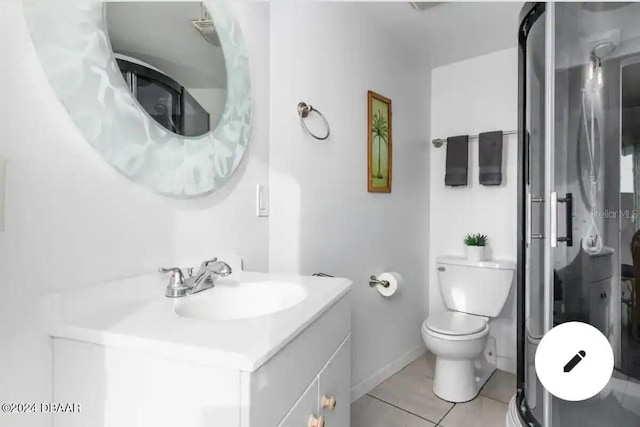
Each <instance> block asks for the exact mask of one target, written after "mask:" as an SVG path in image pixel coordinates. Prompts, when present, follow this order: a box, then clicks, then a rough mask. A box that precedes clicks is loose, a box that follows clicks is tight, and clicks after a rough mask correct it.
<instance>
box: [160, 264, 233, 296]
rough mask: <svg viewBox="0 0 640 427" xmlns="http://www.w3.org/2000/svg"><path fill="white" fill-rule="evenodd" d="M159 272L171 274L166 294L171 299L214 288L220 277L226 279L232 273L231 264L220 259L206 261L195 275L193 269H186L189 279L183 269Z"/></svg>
mask: <svg viewBox="0 0 640 427" xmlns="http://www.w3.org/2000/svg"><path fill="white" fill-rule="evenodd" d="M158 271H159V272H160V273H171V278H170V279H169V285H168V286H167V290H166V292H165V295H166V296H167V297H169V298H180V297H184V296H187V295H191V294H195V293H197V292H202V291H204V290H206V289H209V288H213V287H214V286H215V285H216V279H217V278H218V277H226V276H228V275H230V274H231V272H232V270H231V267H230V266H229V264H227V263H226V262H224V261H218V258H213V259H211V260H208V261H204V262H203V263H202V264H200V268H199V269H198V272H197V273H196V274H195V275H194V274H193V269H192V268H188V269H186V270H185V271H186V272H187V274H188V277H187V278H185V274H184V272H183V271H182V269H180V268H178V267H173V268H160V269H159V270H158Z"/></svg>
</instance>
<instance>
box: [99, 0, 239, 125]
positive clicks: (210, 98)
mask: <svg viewBox="0 0 640 427" xmlns="http://www.w3.org/2000/svg"><path fill="white" fill-rule="evenodd" d="M105 16H106V23H107V32H108V34H109V40H110V42H111V48H112V50H113V52H114V55H115V57H116V60H117V63H118V67H119V68H120V71H121V72H122V76H123V78H124V79H125V81H126V83H127V85H128V87H129V89H130V91H131V93H132V95H133V97H134V98H135V99H136V100H137V101H138V103H140V105H141V106H142V107H143V109H144V110H145V111H146V112H147V113H148V114H149V115H150V116H151V117H153V119H155V120H156V121H157V122H158V123H159V124H161V125H162V126H163V127H165V128H166V129H168V130H170V131H172V132H174V133H176V134H179V135H184V136H189V137H198V136H202V135H204V134H207V133H208V132H209V131H211V130H213V129H215V127H216V126H217V124H218V121H219V120H220V117H221V115H222V112H223V111H224V106H225V103H226V95H227V90H226V86H227V75H226V69H225V61H224V55H223V52H222V48H221V47H220V41H219V39H218V35H217V33H216V29H215V27H214V24H213V20H212V18H211V14H210V12H209V10H207V8H206V7H205V5H204V4H203V3H201V2H111V1H110V2H107V3H106V4H105Z"/></svg>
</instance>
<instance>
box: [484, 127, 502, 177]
mask: <svg viewBox="0 0 640 427" xmlns="http://www.w3.org/2000/svg"><path fill="white" fill-rule="evenodd" d="M479 140H480V141H479V160H480V184H482V185H500V184H502V131H501V130H498V131H495V132H485V133H481V134H480V136H479Z"/></svg>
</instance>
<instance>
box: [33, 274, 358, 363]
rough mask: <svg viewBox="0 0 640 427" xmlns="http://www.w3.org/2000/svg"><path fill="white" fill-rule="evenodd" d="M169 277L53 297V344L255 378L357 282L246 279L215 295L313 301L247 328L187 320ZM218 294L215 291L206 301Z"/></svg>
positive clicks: (236, 278) (239, 323)
mask: <svg viewBox="0 0 640 427" xmlns="http://www.w3.org/2000/svg"><path fill="white" fill-rule="evenodd" d="M167 280H168V279H167V277H162V276H159V275H146V276H139V277H133V278H129V279H124V280H119V281H114V282H108V283H103V284H99V285H92V286H85V287H82V288H79V289H72V290H68V291H64V292H60V293H55V294H51V295H49V296H48V297H47V298H46V300H45V304H44V308H43V309H44V311H45V318H46V325H47V332H48V333H49V335H51V336H52V337H57V338H69V339H74V340H77V341H83V342H88V343H95V344H101V345H105V346H117V347H121V348H122V347H124V348H129V349H132V350H137V351H142V352H146V353H153V354H158V355H161V356H163V357H172V358H178V359H181V360H185V361H193V362H196V363H206V364H212V365H216V366H220V367H225V368H229V369H236V370H241V371H246V372H253V371H255V370H256V369H258V368H259V367H260V366H261V365H263V364H264V363H265V362H267V361H268V360H269V359H270V358H271V357H272V356H273V355H275V354H276V353H277V352H278V351H279V350H280V349H282V348H283V347H284V346H285V345H286V344H287V343H289V342H290V341H291V340H292V339H293V338H295V337H296V336H297V335H298V334H299V333H300V332H301V331H302V330H304V329H305V328H306V327H307V326H308V325H309V324H311V323H312V322H313V321H314V320H315V319H317V318H318V317H319V316H320V315H321V314H322V313H324V312H325V311H326V310H327V309H328V308H329V307H330V306H331V305H333V304H334V303H335V302H337V301H338V300H339V299H340V298H341V297H343V296H344V295H345V294H346V293H347V292H348V291H349V289H350V287H351V284H352V282H351V281H350V280H348V279H343V278H326V277H310V276H290V275H281V274H267V273H253V272H245V271H239V272H237V273H236V272H234V273H233V274H232V275H230V276H229V277H226V278H222V279H220V280H219V281H218V282H217V284H216V287H222V286H225V283H227V284H234V283H235V284H237V283H238V282H242V281H246V282H249V281H253V282H255V281H267V280H269V281H274V280H275V281H278V280H281V281H286V282H289V283H296V284H299V285H301V286H303V287H304V288H305V289H306V290H307V292H308V295H307V297H306V299H305V300H303V301H302V302H301V303H300V304H298V305H296V306H293V307H291V308H288V309H286V310H283V311H280V312H276V313H273V314H267V315H264V316H260V317H254V318H249V319H242V320H220V321H204V320H196V319H192V318H187V317H181V316H179V315H177V314H176V313H175V312H174V306H175V305H176V304H179V303H180V300H183V299H184V298H197V297H198V295H199V294H194V295H190V296H186V297H184V298H176V299H173V298H167V297H165V296H164V291H165V287H166V285H167ZM210 292H216V288H212V289H208V290H206V291H203V292H202V293H201V294H205V293H210Z"/></svg>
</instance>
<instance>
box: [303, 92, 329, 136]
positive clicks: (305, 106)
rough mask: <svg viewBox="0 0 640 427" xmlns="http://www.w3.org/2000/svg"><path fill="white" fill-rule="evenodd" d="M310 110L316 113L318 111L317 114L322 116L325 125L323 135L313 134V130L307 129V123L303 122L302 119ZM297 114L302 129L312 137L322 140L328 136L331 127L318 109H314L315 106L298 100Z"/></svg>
mask: <svg viewBox="0 0 640 427" xmlns="http://www.w3.org/2000/svg"><path fill="white" fill-rule="evenodd" d="M312 111H315V112H316V113H318V115H319V116H320V117H322V120H323V121H324V125H325V126H326V127H327V134H326V135H325V136H318V135H316V134H314V133H313V132H311V131H310V130H309V128H308V127H307V125H306V124H305V123H304V119H305V118H306V117H307V116H308V115H309V113H310V112H312ZM298 115H299V116H300V124H301V125H302V127H303V128H304V130H306V131H307V132H308V133H309V135H311V136H312V137H314V138H315V139H318V140H320V141H324V140H325V139H327V138H329V134H330V133H331V128H330V127H329V122H328V121H327V118H326V117H325V116H324V114H322V113H321V112H320V111H318V110H316V109H315V108H313V107H312V106H311V105H309V104H307V103H306V102H300V103H298Z"/></svg>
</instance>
